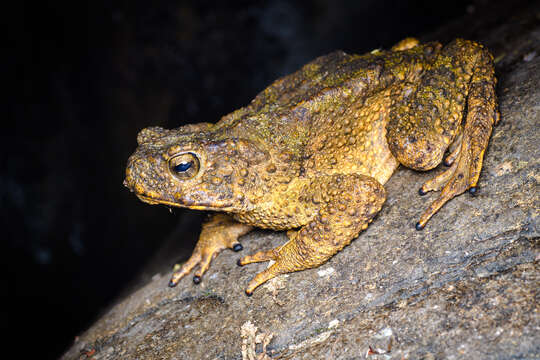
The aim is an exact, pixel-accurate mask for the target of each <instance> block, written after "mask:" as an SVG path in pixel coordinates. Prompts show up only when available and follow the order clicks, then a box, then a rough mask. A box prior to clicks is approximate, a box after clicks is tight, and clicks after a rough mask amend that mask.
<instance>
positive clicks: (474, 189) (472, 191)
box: [469, 186, 478, 196]
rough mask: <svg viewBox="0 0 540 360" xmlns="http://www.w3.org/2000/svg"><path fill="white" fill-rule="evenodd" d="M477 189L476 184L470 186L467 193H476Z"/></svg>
mask: <svg viewBox="0 0 540 360" xmlns="http://www.w3.org/2000/svg"><path fill="white" fill-rule="evenodd" d="M477 190H478V188H477V187H476V186H473V187H472V188H470V189H469V194H471V195H472V196H474V195H476V191H477Z"/></svg>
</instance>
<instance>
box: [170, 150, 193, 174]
mask: <svg viewBox="0 0 540 360" xmlns="http://www.w3.org/2000/svg"><path fill="white" fill-rule="evenodd" d="M199 166H200V165H199V159H198V158H197V156H196V155H195V154H193V153H183V154H180V155H177V156H175V157H173V158H171V159H170V160H169V169H170V171H171V174H173V175H174V176H176V177H177V178H178V179H180V180H188V179H191V178H192V177H194V176H195V175H197V173H198V172H199Z"/></svg>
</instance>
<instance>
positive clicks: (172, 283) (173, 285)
mask: <svg viewBox="0 0 540 360" xmlns="http://www.w3.org/2000/svg"><path fill="white" fill-rule="evenodd" d="M176 285H177V283H175V282H174V281H172V280H169V287H175V286H176Z"/></svg>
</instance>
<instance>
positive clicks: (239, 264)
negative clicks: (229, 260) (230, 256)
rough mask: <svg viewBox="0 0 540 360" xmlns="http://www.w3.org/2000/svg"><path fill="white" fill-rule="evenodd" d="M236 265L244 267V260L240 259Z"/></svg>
mask: <svg viewBox="0 0 540 360" xmlns="http://www.w3.org/2000/svg"><path fill="white" fill-rule="evenodd" d="M236 265H238V266H244V265H242V259H238V260H237V261H236Z"/></svg>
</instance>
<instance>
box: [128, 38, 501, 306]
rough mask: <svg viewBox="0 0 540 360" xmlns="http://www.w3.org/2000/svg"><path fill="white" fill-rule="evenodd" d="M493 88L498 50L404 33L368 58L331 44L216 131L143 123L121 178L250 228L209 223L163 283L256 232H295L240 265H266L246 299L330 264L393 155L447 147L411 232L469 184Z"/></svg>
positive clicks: (356, 229) (424, 161)
mask: <svg viewBox="0 0 540 360" xmlns="http://www.w3.org/2000/svg"><path fill="white" fill-rule="evenodd" d="M495 83H496V80H495V76H494V69H493V57H492V56H491V54H490V53H489V52H488V51H487V50H486V49H485V48H484V47H483V46H482V45H480V44H478V43H476V42H473V41H468V40H463V39H457V40H454V41H452V42H451V43H450V44H448V45H447V46H444V47H443V46H442V45H441V44H440V43H438V42H430V43H426V44H420V43H419V42H418V40H416V39H413V38H409V39H405V40H403V41H401V42H400V43H399V44H397V45H395V46H394V47H393V48H392V49H390V50H388V51H383V50H376V51H372V52H371V53H368V54H365V55H362V56H359V55H348V54H345V53H344V52H341V51H336V52H334V53H331V54H329V55H326V56H321V57H319V58H317V59H315V60H314V61H312V62H310V63H309V64H307V65H305V66H303V67H302V68H301V69H300V70H298V71H297V72H295V73H293V74H291V75H288V76H285V77H283V78H281V79H279V80H277V81H275V82H274V83H273V84H272V85H270V86H269V87H268V88H267V89H265V90H263V91H262V92H261V93H260V94H259V95H257V97H256V98H255V99H254V100H253V101H252V102H251V103H250V104H249V105H248V106H246V107H244V108H241V109H239V110H237V111H235V112H233V113H231V114H229V115H227V116H225V117H223V118H222V119H221V120H220V121H219V122H218V123H217V124H215V125H213V124H208V123H202V124H193V125H187V126H184V127H180V128H178V129H174V130H165V129H162V128H158V127H153V128H147V129H144V130H142V131H141V132H140V134H139V136H138V139H137V141H138V143H139V147H138V148H137V150H136V151H135V153H134V154H133V155H132V156H131V157H130V159H129V162H128V166H127V170H126V180H125V184H126V186H127V187H128V188H129V189H130V190H132V191H134V192H135V194H136V195H137V196H138V197H139V198H140V199H141V200H143V201H145V202H148V203H150V204H165V205H168V206H179V207H187V208H191V209H197V210H215V211H220V212H224V213H227V214H230V215H231V216H232V218H234V219H235V220H236V221H238V222H240V223H242V224H244V225H239V224H237V223H235V222H233V221H232V218H231V219H230V221H227V220H223V219H222V215H220V219H221V220H219V221H221V223H222V225H221V226H219V227H216V226H214V223H215V220H211V221H210V222H209V223H208V224H206V225H205V226H204V230H203V232H202V234H201V237H200V241H199V244H198V245H197V247H196V249H195V251H194V252H193V256H192V257H191V258H190V259H189V261H188V262H187V263H186V264H185V265H184V266H183V267H181V268H180V269H179V270H178V271H177V272H176V273H175V274H174V275H173V277H172V278H171V282H170V285H171V286H174V285H176V284H177V283H178V281H179V280H180V279H181V278H182V277H184V276H185V275H187V274H189V273H190V272H191V271H192V270H194V269H197V270H196V272H195V277H194V281H195V282H197V283H198V282H200V280H201V277H202V275H203V274H204V273H205V271H206V270H207V269H208V268H209V264H210V262H211V261H212V259H213V258H214V257H215V256H216V255H217V254H218V253H219V252H220V251H222V250H223V249H225V248H227V247H229V248H232V247H233V246H234V244H237V243H238V239H237V238H238V236H240V235H243V234H245V233H246V232H247V231H249V230H250V226H251V227H259V228H265V229H272V230H289V231H288V233H287V236H288V238H289V241H288V242H287V243H286V244H284V245H283V246H279V247H276V248H275V249H270V250H263V251H260V252H258V253H255V254H253V255H249V256H246V257H244V258H242V259H241V260H240V261H239V263H238V264H239V265H246V264H250V263H255V262H263V261H270V260H272V261H274V263H273V264H272V265H271V266H270V267H269V268H268V269H266V270H265V271H264V272H261V273H259V274H257V276H256V277H255V278H254V279H253V280H251V281H250V282H249V284H248V285H247V288H246V293H247V294H248V295H250V294H252V293H253V291H254V290H255V288H257V287H258V286H260V285H261V284H263V283H264V282H266V281H268V280H269V279H271V278H273V277H275V276H277V275H280V274H285V273H289V272H294V271H299V270H304V269H310V268H314V267H317V266H320V265H321V264H324V263H325V262H326V261H328V259H330V258H331V257H332V256H333V255H334V254H336V253H337V252H338V251H340V250H341V249H343V247H345V246H346V245H348V244H349V243H350V242H351V241H352V240H353V239H354V238H356V237H357V236H358V234H359V233H360V232H361V231H362V230H365V229H366V228H367V226H368V224H369V223H370V222H371V221H372V220H373V218H374V216H375V215H376V214H377V213H378V212H379V211H380V209H381V207H382V205H383V203H384V201H385V199H386V193H385V190H384V188H383V185H384V184H385V183H386V182H387V181H388V179H389V177H390V176H391V175H392V173H393V172H394V171H395V170H396V168H397V166H398V164H400V163H401V164H403V165H405V166H407V167H409V168H413V169H415V170H430V169H432V168H434V167H435V166H437V165H438V164H439V163H440V162H441V161H442V159H443V155H444V153H445V151H446V149H447V148H448V147H449V146H450V145H452V146H453V150H452V152H451V155H450V156H448V157H447V159H446V163H447V164H448V165H449V166H450V167H449V168H448V169H447V171H446V172H444V173H442V174H440V175H438V176H437V177H436V178H434V179H432V180H431V181H429V182H427V183H426V184H425V185H424V186H423V187H422V190H421V191H422V193H425V192H427V191H430V190H441V194H440V196H439V198H438V199H437V200H436V201H434V202H433V204H432V205H431V206H430V207H429V208H428V209H427V211H426V212H425V213H424V214H423V215H422V216H421V217H420V220H419V222H418V224H417V229H421V228H423V227H424V226H425V224H426V222H427V221H428V220H429V219H430V218H431V216H432V215H433V214H434V213H436V212H437V211H438V210H439V209H440V208H441V207H442V206H443V205H444V204H445V203H446V202H447V201H448V200H450V199H452V198H453V197H454V196H456V195H460V194H462V193H463V192H464V191H465V190H467V189H469V188H475V187H476V184H477V182H478V177H479V175H480V170H481V168H482V160H483V155H484V152H485V149H486V147H487V144H488V141H489V137H490V135H491V131H492V126H493V125H494V123H495V122H496V121H497V119H498V111H497V103H496V96H495ZM465 109H467V112H466V115H465V113H464V111H465ZM462 120H463V121H462ZM462 124H463V125H462ZM227 226H230V227H232V228H234V229H235V230H232V231H228V230H227ZM239 226H240V229H241V230H240V231H237V230H236V229H238V228H239ZM216 232H217V233H219V234H214V233H216Z"/></svg>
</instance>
